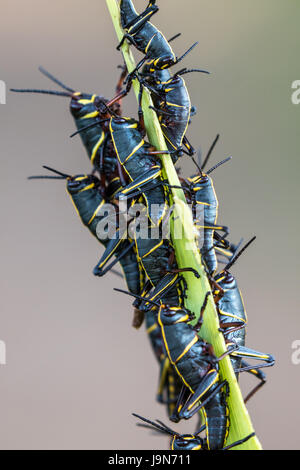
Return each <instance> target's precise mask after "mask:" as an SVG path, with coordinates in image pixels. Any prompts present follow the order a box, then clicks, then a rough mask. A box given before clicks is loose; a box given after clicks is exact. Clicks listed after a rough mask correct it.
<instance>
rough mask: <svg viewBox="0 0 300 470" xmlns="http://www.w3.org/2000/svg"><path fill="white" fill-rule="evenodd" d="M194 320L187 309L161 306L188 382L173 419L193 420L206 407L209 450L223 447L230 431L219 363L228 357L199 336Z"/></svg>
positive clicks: (172, 355) (177, 364)
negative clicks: (190, 323) (215, 352)
mask: <svg viewBox="0 0 300 470" xmlns="http://www.w3.org/2000/svg"><path fill="white" fill-rule="evenodd" d="M207 298H208V297H207V296H206V299H205V303H204V305H203V307H202V311H204V310H205V306H206V302H207ZM190 321H191V316H190V314H189V312H188V311H187V310H186V309H181V308H173V307H170V308H168V307H164V308H162V307H161V308H160V310H159V313H158V323H159V325H160V327H161V333H162V337H163V340H164V345H165V348H166V351H167V354H168V357H169V360H170V362H171V364H172V365H173V367H174V368H175V370H176V371H177V373H178V375H179V377H180V378H181V381H182V382H183V384H184V387H183V389H182V392H181V394H180V396H179V399H178V402H177V404H176V408H175V411H174V413H173V415H172V417H171V420H172V421H175V422H178V421H179V420H180V419H182V418H184V419H189V418H190V417H192V416H193V415H194V414H195V413H196V412H197V411H199V410H200V409H203V412H204V415H205V420H206V428H207V439H208V446H209V449H211V450H213V449H220V448H222V447H223V446H224V442H225V440H226V437H227V434H228V430H229V417H228V416H229V413H228V407H227V401H226V394H227V383H226V382H225V381H223V382H221V380H220V376H219V366H218V363H219V361H220V360H221V359H222V358H223V357H224V356H221V357H219V358H217V357H216V356H215V355H214V353H213V351H212V347H211V345H209V344H208V343H205V342H204V341H202V340H201V339H200V338H199V336H198V334H197V331H198V329H197V327H195V328H192V327H191V326H190V325H189V324H188V323H189V322H190ZM230 352H231V351H230V350H228V351H227V353H225V355H227V354H230ZM199 402H200V404H199Z"/></svg>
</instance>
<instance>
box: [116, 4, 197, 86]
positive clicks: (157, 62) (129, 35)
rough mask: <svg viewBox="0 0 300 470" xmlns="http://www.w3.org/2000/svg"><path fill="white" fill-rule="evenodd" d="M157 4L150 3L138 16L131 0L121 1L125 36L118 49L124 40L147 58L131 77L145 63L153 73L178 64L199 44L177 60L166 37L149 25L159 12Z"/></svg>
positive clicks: (139, 64)
mask: <svg viewBox="0 0 300 470" xmlns="http://www.w3.org/2000/svg"><path fill="white" fill-rule="evenodd" d="M155 3H156V2H155V1H152V2H149V5H148V7H147V9H146V10H145V11H144V13H142V14H141V15H138V13H137V12H136V10H135V8H134V6H133V3H132V1H131V0H121V2H120V9H121V24H122V27H123V29H124V31H125V34H124V37H123V39H122V41H121V43H120V44H119V46H118V48H120V47H121V45H122V44H123V42H124V40H125V39H127V40H128V41H129V42H130V43H131V44H133V45H134V46H135V47H136V48H137V49H138V50H139V51H140V52H142V53H144V54H145V57H144V58H143V59H142V60H141V61H140V62H139V63H138V65H137V66H136V68H135V70H134V71H133V72H132V73H131V74H130V75H131V76H133V75H134V73H135V72H136V71H137V70H139V69H140V68H141V67H142V65H144V63H147V64H148V65H149V66H151V67H150V70H151V71H154V70H163V69H166V68H169V67H171V66H173V65H175V64H178V63H179V62H180V61H181V60H182V59H183V58H184V57H185V56H186V55H187V54H188V53H189V52H190V51H191V49H192V48H193V47H195V46H196V44H197V43H195V44H194V45H193V46H192V47H191V48H190V49H189V50H188V51H187V52H186V53H185V54H183V55H182V56H181V57H179V58H177V57H176V56H175V54H174V52H173V50H172V48H171V46H170V44H169V42H168V41H167V40H166V38H165V37H164V35H163V34H162V33H161V32H160V31H159V30H158V29H157V28H156V27H155V26H153V25H152V24H151V23H149V19H150V17H151V16H152V15H153V14H154V13H156V11H157V10H158V7H157V6H156V5H155ZM129 79H130V77H129Z"/></svg>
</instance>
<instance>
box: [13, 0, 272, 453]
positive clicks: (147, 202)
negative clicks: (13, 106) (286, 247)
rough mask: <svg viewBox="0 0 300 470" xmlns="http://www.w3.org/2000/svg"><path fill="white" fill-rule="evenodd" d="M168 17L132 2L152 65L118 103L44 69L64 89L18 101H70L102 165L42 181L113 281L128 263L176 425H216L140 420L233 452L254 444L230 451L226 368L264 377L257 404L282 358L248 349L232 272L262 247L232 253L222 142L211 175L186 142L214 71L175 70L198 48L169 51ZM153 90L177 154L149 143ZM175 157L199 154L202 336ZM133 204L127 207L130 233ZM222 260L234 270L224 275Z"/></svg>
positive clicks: (138, 42)
mask: <svg viewBox="0 0 300 470" xmlns="http://www.w3.org/2000/svg"><path fill="white" fill-rule="evenodd" d="M157 11H158V6H157V5H156V0H150V1H149V4H148V5H147V7H146V9H145V11H144V12H143V13H141V14H138V13H137V12H136V11H135V8H134V6H133V4H132V1H131V0H120V12H121V25H122V27H123V30H124V32H125V33H124V37H123V39H122V41H121V43H120V44H119V46H118V48H120V47H121V46H122V44H123V42H124V41H128V42H129V43H130V44H131V45H132V46H134V47H135V48H137V49H138V50H139V51H140V52H142V53H143V55H144V57H143V58H142V60H141V61H140V62H139V63H138V65H137V67H136V68H135V70H133V71H132V72H131V73H130V74H128V73H127V69H126V66H124V67H122V71H121V76H120V79H119V80H118V83H117V87H116V95H115V97H113V98H112V99H110V100H108V99H106V98H104V97H103V96H99V95H96V94H88V93H81V92H76V91H75V90H73V89H71V88H70V87H68V86H66V85H65V84H64V83H62V82H61V81H60V80H58V79H57V78H56V77H54V76H53V75H51V74H50V73H49V72H47V71H46V70H45V69H42V68H40V71H41V72H42V73H43V74H44V75H46V77H48V78H49V79H50V80H52V81H53V82H54V83H56V85H58V86H59V87H60V88H61V91H50V90H40V89H39V90H38V89H13V90H12V91H15V92H27V93H43V94H49V95H56V96H62V97H68V98H70V100H71V103H70V111H71V114H72V116H73V118H74V120H75V124H76V128H77V131H76V132H75V133H74V134H73V135H72V137H73V136H75V135H76V134H79V135H80V137H81V139H82V143H83V145H84V147H85V148H86V151H87V154H88V156H89V159H90V162H91V165H92V171H91V174H82V175H76V176H71V175H69V174H66V173H63V172H60V171H57V170H54V169H52V168H50V167H45V168H46V169H48V170H50V171H52V172H54V173H55V175H44V176H33V177H30V178H31V179H34V178H47V179H63V180H66V185H67V192H68V194H69V196H70V198H71V200H72V203H73V205H74V207H75V209H76V212H77V213H78V215H79V217H80V219H81V221H82V223H83V224H84V225H85V226H86V227H88V229H89V230H90V232H91V233H92V234H93V235H94V236H95V237H96V238H97V239H98V240H99V241H100V243H102V244H103V245H104V247H105V251H104V254H103V255H102V257H101V259H100V260H99V261H98V263H97V265H96V267H95V268H94V274H95V275H96V276H103V275H105V274H106V273H107V272H108V271H110V270H111V269H113V267H114V266H115V264H116V263H118V262H120V264H121V266H122V268H123V272H124V277H125V280H126V283H127V287H128V291H120V292H123V293H126V294H128V295H131V296H133V297H135V300H134V303H133V306H134V319H133V326H134V327H136V328H139V327H140V326H141V325H142V323H143V321H144V319H145V324H146V328H147V333H148V336H149V339H150V342H151V345H152V348H153V351H154V354H155V356H156V358H157V360H158V363H159V365H160V376H159V386H158V392H157V399H158V400H159V401H160V402H161V403H164V404H165V405H166V407H167V413H168V416H169V418H170V420H171V421H173V422H175V423H177V422H179V421H180V420H181V419H190V418H191V417H192V416H194V415H195V413H198V412H201V416H202V419H204V422H203V423H201V424H202V425H201V426H200V427H199V429H198V430H197V431H196V432H195V433H194V434H192V433H191V434H188V435H180V434H179V433H176V431H174V430H172V429H171V428H170V427H168V426H166V425H165V424H163V423H162V422H160V421H157V422H153V421H150V420H148V419H146V418H143V417H142V416H139V415H136V414H135V415H134V416H136V417H138V418H139V419H140V420H142V421H143V423H145V424H142V425H143V426H146V427H152V428H155V429H157V431H159V432H161V433H164V434H169V435H170V436H171V448H172V449H175V450H182V449H186V450H191V449H193V450H200V449H202V450H216V449H223V450H227V449H229V448H232V447H234V446H237V445H239V444H241V443H243V442H245V441H247V440H248V439H250V438H251V437H252V436H253V435H254V434H250V435H248V436H244V437H243V438H242V439H241V440H239V441H238V442H235V443H233V444H230V445H226V438H227V436H228V432H229V426H230V420H229V412H228V405H227V397H228V394H229V393H230V389H229V387H228V383H227V382H226V381H225V380H222V379H221V376H220V373H219V363H220V361H221V360H222V359H223V358H224V357H225V356H227V355H229V356H230V359H231V362H232V366H233V369H234V371H235V373H236V376H237V378H238V377H239V374H240V372H243V371H247V372H249V373H251V374H253V375H254V376H256V377H257V378H258V379H259V384H258V385H257V386H256V387H255V388H254V389H253V390H252V391H251V392H250V393H249V394H248V396H247V397H246V399H245V401H247V400H248V399H249V398H250V397H252V396H253V394H254V393H255V392H256V391H257V390H258V389H259V388H260V387H261V386H262V385H263V384H264V383H265V381H266V378H265V374H264V373H263V372H262V370H261V369H262V368H263V367H269V366H272V365H273V364H274V358H273V357H272V356H271V355H270V354H264V353H261V352H258V351H255V350H253V349H250V348H248V347H246V346H245V326H246V324H247V317H246V312H245V308H244V304H243V300H242V296H241V293H240V290H239V288H238V284H237V281H236V279H235V278H234V276H233V275H232V274H231V272H230V270H231V268H232V266H233V265H234V263H235V262H236V261H237V259H238V258H239V257H240V255H241V254H242V253H243V251H244V250H245V249H246V248H247V247H248V245H249V244H250V243H251V242H252V241H253V240H254V239H252V240H251V241H250V242H248V243H247V244H246V245H245V246H244V247H243V248H242V249H240V245H241V242H240V243H239V244H238V245H234V244H232V243H230V242H229V241H228V234H229V230H228V228H227V227H226V226H223V225H218V223H217V216H218V199H217V196H216V192H215V189H214V185H213V181H212V178H211V176H210V174H211V173H212V171H214V170H215V169H216V168H217V167H219V166H220V165H221V164H223V163H225V162H226V161H227V160H229V159H226V160H223V161H222V162H220V163H219V164H217V165H215V166H214V167H213V168H211V169H210V170H208V171H205V167H206V165H207V162H208V159H209V158H210V156H211V154H212V150H213V148H214V146H215V144H216V142H217V140H218V136H217V138H216V139H215V141H214V142H213V144H212V146H211V148H210V150H209V152H208V154H207V156H206V158H205V161H204V162H203V164H202V165H201V164H200V163H199V164H197V162H196V161H195V159H194V157H193V155H194V153H195V151H194V149H193V147H192V145H191V144H190V142H189V140H188V138H187V136H186V132H187V129H188V126H189V124H190V122H191V118H192V117H193V116H194V115H195V113H196V110H195V108H194V107H193V106H192V105H191V100H190V97H189V93H188V90H187V87H186V84H185V81H184V79H183V75H185V74H188V73H190V72H204V73H206V71H204V70H200V69H186V68H183V69H181V70H179V71H177V72H175V73H174V74H172V73H171V72H170V69H171V67H173V66H175V65H177V64H178V63H179V62H181V61H182V60H183V59H184V57H185V56H186V55H187V54H188V53H189V52H190V51H191V50H192V49H193V48H194V46H195V45H196V44H197V43H195V44H193V45H192V46H191V47H190V48H189V49H188V51H187V52H185V53H184V54H183V55H182V56H180V57H179V58H177V57H176V55H175V53H174V52H173V50H172V48H171V46H170V42H171V40H169V41H167V40H166V38H165V37H164V36H163V34H162V33H161V32H160V31H158V30H157V28H156V27H155V26H154V25H152V24H151V23H150V22H149V20H150V18H151V17H152V16H153V15H154V14H155V13H156V12H157ZM176 37H177V36H175V37H174V38H172V40H174V39H175V38H176ZM133 80H137V81H138V82H139V85H140V94H139V108H138V120H136V119H133V118H126V117H123V113H122V100H123V99H124V97H125V96H126V95H127V94H128V93H129V92H130V89H131V87H132V83H133ZM145 88H146V89H147V90H149V92H150V94H151V97H152V100H153V103H154V106H153V110H154V111H155V112H156V113H157V117H158V121H159V123H160V126H161V129H162V132H163V135H164V137H165V140H166V144H167V148H168V150H167V151H164V152H163V151H161V150H160V149H157V148H154V147H153V146H151V144H150V143H148V142H147V141H146V140H145V135H146V132H145V126H144V117H143V110H142V96H143V90H144V89H145ZM164 153H168V154H170V155H171V156H172V160H173V162H174V163H176V161H177V160H178V159H179V158H180V157H181V156H182V155H183V154H187V155H189V156H190V157H191V158H193V161H194V163H195V164H196V166H197V174H196V175H194V176H192V177H190V178H180V182H181V185H182V186H181V188H182V189H183V191H184V193H185V197H186V200H187V202H188V203H189V204H190V205H191V207H192V212H193V218H194V223H195V227H196V228H197V229H198V230H199V231H201V233H202V241H201V243H200V242H199V246H198V249H199V252H200V254H201V259H202V263H203V265H204V267H205V270H206V273H207V276H208V279H209V281H210V287H211V289H210V290H209V291H208V292H206V293H205V301H204V303H203V305H202V308H201V311H200V315H199V318H198V320H197V323H196V325H194V326H191V321H192V320H194V319H195V315H194V314H193V313H192V312H190V311H189V310H188V309H187V308H186V306H185V299H186V291H187V284H186V281H185V279H184V276H183V275H182V272H184V271H190V272H192V273H193V275H194V276H196V277H199V273H198V272H197V271H195V270H194V269H192V268H185V269H180V268H179V267H178V265H177V262H176V256H175V250H174V246H173V243H172V239H171V238H165V237H164V223H165V222H166V221H168V219H169V218H170V210H169V209H170V189H171V188H170V185H169V184H168V181H166V180H165V179H164V177H163V172H162V164H161V160H160V156H161V155H163V154H164ZM121 201H122V203H124V204H125V208H126V211H125V212H126V214H127V217H126V218H125V229H126V230H124V223H123V222H124V220H123V219H122V216H123V215H124V214H123V212H122V210H121ZM108 204H110V206H111V207H113V208H114V209H115V210H116V212H117V214H118V218H117V219H116V220H117V222H115V226H114V236H113V237H111V238H107V236H104V235H103V232H99V230H98V228H99V224H100V225H101V224H102V225H103V224H107V223H108V218H109V215H107V213H106V212H105V211H103V209H104V207H105V206H106V205H108ZM136 204H140V205H141V206H140V207H142V209H141V210H140V212H141V213H142V215H143V216H144V219H145V220H146V227H144V228H145V231H146V236H143V237H141V236H139V231H138V230H137V227H136V226H135V230H132V231H129V230H127V229H128V226H129V222H132V220H133V221H134V220H135V218H136V213H135V212H134V211H133V208H134V207H135V205H136ZM122 205H123V204H122ZM199 209H201V210H200V211H199ZM199 213H201V217H199ZM128 214H129V216H128ZM130 214H131V215H130ZM121 222H122V223H121ZM153 229H156V230H155V233H156V236H153ZM101 233H102V235H101ZM254 238H255V237H254ZM224 259H225V260H226V261H224ZM221 262H223V263H224V264H225V267H224V268H223V269H222V270H218V266H219V264H220V263H221ZM116 290H118V289H116ZM210 296H212V298H213V299H214V302H215V304H216V309H217V312H218V314H219V322H220V331H221V332H222V333H223V335H224V338H225V341H226V344H227V352H226V353H224V354H223V355H222V356H221V357H216V355H215V353H214V350H213V347H212V346H211V345H210V344H208V343H207V342H205V341H204V340H203V339H202V338H201V327H202V320H203V315H204V312H205V309H206V305H207V302H208V299H209V297H210ZM246 359H257V360H258V361H259V363H258V364H256V365H251V364H249V363H248V362H247V361H246ZM202 432H205V433H206V435H205V437H200V433H202Z"/></svg>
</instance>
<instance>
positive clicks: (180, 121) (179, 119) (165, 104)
mask: <svg viewBox="0 0 300 470" xmlns="http://www.w3.org/2000/svg"><path fill="white" fill-rule="evenodd" d="M191 72H202V73H209V72H207V71H205V70H199V69H190V70H188V69H182V70H180V71H178V72H177V73H175V75H174V76H171V74H170V72H169V71H168V70H155V71H153V72H151V66H149V65H145V66H144V68H143V71H142V73H141V74H138V75H137V78H138V80H139V81H140V83H141V85H143V86H145V87H146V88H148V89H149V90H150V92H151V97H152V100H153V103H154V108H153V109H154V110H155V111H156V113H157V115H158V119H159V122H160V125H161V129H162V132H163V134H164V137H165V139H166V143H167V146H168V149H169V150H170V151H172V153H173V161H174V162H175V161H176V159H177V157H179V156H181V155H182V154H183V153H186V154H187V155H190V156H191V155H193V154H194V153H195V151H194V148H193V147H192V145H191V144H190V142H189V140H188V138H187V137H186V131H187V128H188V125H189V124H190V120H191V116H192V115H194V114H195V108H194V107H192V105H191V100H190V96H189V92H188V90H187V87H186V84H185V81H184V79H183V78H182V75H185V74H187V73H191ZM184 147H185V149H184Z"/></svg>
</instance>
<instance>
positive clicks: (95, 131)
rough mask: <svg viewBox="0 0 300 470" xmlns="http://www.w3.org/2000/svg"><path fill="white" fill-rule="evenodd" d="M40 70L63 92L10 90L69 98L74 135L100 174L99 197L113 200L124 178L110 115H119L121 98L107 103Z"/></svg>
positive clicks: (118, 90)
mask: <svg viewBox="0 0 300 470" xmlns="http://www.w3.org/2000/svg"><path fill="white" fill-rule="evenodd" d="M39 70H40V71H41V72H42V73H43V74H44V75H46V77H48V78H49V79H50V80H52V81H53V82H54V83H56V84H57V85H59V86H60V87H61V88H62V89H63V90H64V91H52V90H37V89H12V90H11V91H14V92H18V93H40V94H47V95H54V96H62V97H67V98H70V99H71V102H70V111H71V114H72V116H73V118H74V120H75V124H76V127H77V133H80V136H81V139H82V142H83V145H84V147H85V149H86V151H87V154H88V157H89V159H90V161H91V163H92V165H93V167H94V168H95V169H96V170H98V172H99V175H100V178H101V182H102V184H101V191H102V194H103V195H104V194H105V195H106V196H107V197H109V198H113V196H114V194H115V193H116V192H118V191H119V190H120V189H121V188H122V186H124V185H126V178H125V175H124V173H123V171H122V168H121V167H120V165H119V164H118V160H117V158H116V154H115V152H114V148H113V145H112V142H111V139H110V133H109V128H108V126H109V123H108V121H109V118H110V115H111V114H110V113H113V114H114V115H116V116H120V115H121V113H122V108H121V98H120V99H117V100H114V101H111V102H109V101H108V100H107V99H106V98H104V97H103V96H99V95H96V94H89V93H81V92H76V91H75V90H73V89H72V88H70V87H69V86H67V85H65V84H64V83H62V82H61V81H60V80H58V79H57V78H56V77H54V76H53V75H52V74H50V73H49V72H47V71H46V70H45V69H43V68H41V67H40V69H39ZM126 74H127V70H126V69H125V68H124V69H123V71H122V74H121V77H120V79H119V81H118V84H117V87H116V92H117V94H118V95H119V94H120V91H121V88H122V83H123V81H124V78H125V77H126ZM108 111H109V112H108ZM75 134H76V133H75ZM75 134H73V135H75ZM106 185H107V186H106Z"/></svg>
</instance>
